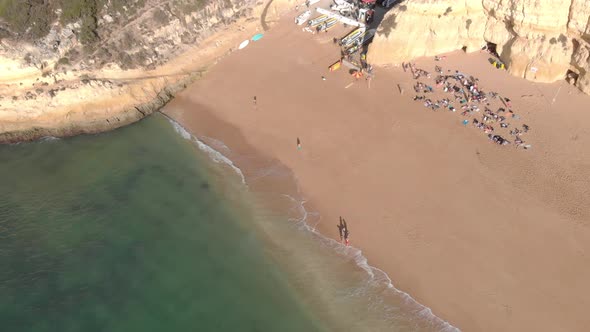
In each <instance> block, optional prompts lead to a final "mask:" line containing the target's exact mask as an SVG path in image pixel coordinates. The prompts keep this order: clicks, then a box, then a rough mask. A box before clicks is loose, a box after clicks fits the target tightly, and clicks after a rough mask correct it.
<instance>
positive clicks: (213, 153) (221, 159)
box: [164, 115, 246, 185]
mask: <svg viewBox="0 0 590 332" xmlns="http://www.w3.org/2000/svg"><path fill="white" fill-rule="evenodd" d="M164 116H165V117H166V119H168V121H169V122H170V123H171V124H172V127H173V128H174V130H175V131H176V132H177V133H178V134H179V135H180V136H182V138H184V139H186V140H190V141H193V142H195V143H196V144H197V146H198V147H199V149H200V150H201V151H203V152H205V153H206V154H207V155H208V156H209V158H211V160H213V161H214V162H216V163H221V164H225V165H227V166H229V167H230V168H231V169H233V170H234V171H235V172H236V174H238V175H239V176H240V179H241V180H242V184H244V185H246V178H245V177H244V173H242V170H241V169H239V168H238V167H237V166H236V165H234V163H233V162H232V161H231V160H230V159H229V158H228V157H226V156H225V155H224V154H223V153H221V152H219V151H217V150H215V149H214V148H212V147H211V146H209V145H207V144H205V143H204V142H203V141H201V140H199V139H198V138H196V137H195V136H193V135H191V134H190V133H189V132H188V131H187V130H186V129H185V128H184V127H183V126H181V125H180V124H179V123H178V122H176V121H174V120H173V119H171V118H170V117H168V116H166V115H164ZM217 142H220V141H217ZM222 144H223V143H222ZM223 146H225V144H223ZM225 147H226V148H227V146H225ZM227 150H228V151H229V148H228V149H227Z"/></svg>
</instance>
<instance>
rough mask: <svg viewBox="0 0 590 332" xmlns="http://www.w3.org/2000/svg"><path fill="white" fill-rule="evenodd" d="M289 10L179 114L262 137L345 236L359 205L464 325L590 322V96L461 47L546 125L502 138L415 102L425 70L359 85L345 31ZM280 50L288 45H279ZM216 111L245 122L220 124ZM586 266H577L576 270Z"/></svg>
mask: <svg viewBox="0 0 590 332" xmlns="http://www.w3.org/2000/svg"><path fill="white" fill-rule="evenodd" d="M289 23H290V22H287V19H285V20H283V22H281V23H279V25H280V26H279V27H278V28H276V29H273V30H272V31H271V32H270V33H269V34H267V36H265V39H264V40H263V41H262V42H260V43H258V44H255V45H253V46H249V47H248V48H246V49H245V50H243V51H242V52H240V53H239V54H234V55H233V56H232V57H228V58H225V59H224V60H223V61H222V63H220V64H219V65H218V66H216V67H215V68H214V69H212V71H211V72H209V73H208V75H207V76H206V77H205V78H204V79H203V80H200V81H198V82H196V83H195V84H194V85H193V86H191V87H189V88H187V89H186V90H185V91H183V92H182V93H181V94H179V96H178V97H177V98H175V99H174V101H173V102H172V103H170V104H168V105H167V106H166V107H165V108H164V110H163V112H164V113H165V114H167V115H169V116H172V118H173V119H175V120H176V121H177V122H179V123H180V124H182V125H183V126H184V127H185V128H187V129H189V130H190V131H191V132H193V133H197V134H198V135H203V136H206V137H212V138H215V139H221V140H222V141H224V142H226V143H228V146H230V147H231V148H232V150H233V149H238V150H240V147H241V146H242V145H244V144H248V145H251V146H253V147H254V148H255V149H257V150H258V151H263V152H264V155H266V156H268V158H270V159H276V160H278V161H280V162H281V163H282V164H284V165H285V166H286V167H287V168H289V169H290V170H292V172H293V174H294V175H295V178H296V180H297V183H298V184H299V185H300V189H301V192H303V193H304V194H305V197H306V199H307V200H308V201H309V202H312V204H313V205H314V208H315V210H317V211H320V213H321V216H322V220H321V221H320V222H318V224H317V227H316V229H317V230H319V231H320V233H321V234H323V235H325V236H327V237H330V238H337V236H338V235H337V232H336V227H335V224H336V223H337V220H338V215H342V216H343V217H345V218H346V219H347V221H349V225H350V228H351V234H352V235H351V243H352V245H353V246H354V247H358V248H360V249H361V250H362V251H363V254H364V255H365V256H366V257H367V258H368V259H369V260H370V261H371V262H372V264H373V265H374V266H377V267H379V268H380V269H382V270H384V271H385V272H386V273H387V274H388V275H389V276H390V277H391V279H392V280H395V285H396V288H398V289H400V290H403V291H404V292H407V293H409V294H412V297H413V298H415V299H416V300H417V301H418V302H419V303H423V304H425V306H427V307H430V308H432V311H433V312H434V313H436V315H438V316H439V317H441V318H442V319H444V320H446V321H449V322H451V323H452V324H453V325H454V326H456V327H458V328H461V329H464V330H486V329H494V330H505V331H518V330H523V329H537V330H539V331H542V330H550V329H552V328H557V327H558V326H564V325H563V324H566V325H567V326H568V329H569V330H580V326H581V325H580V324H584V323H583V322H582V321H583V320H584V318H583V317H584V316H583V313H582V312H581V310H580V308H581V307H583V303H581V302H584V300H583V299H582V298H580V297H579V296H577V295H576V294H581V293H583V292H584V291H585V290H584V289H585V286H583V285H580V284H577V283H572V282H569V283H570V284H572V285H576V287H575V288H566V289H560V288H559V286H558V285H561V284H563V282H564V279H563V278H579V277H581V276H584V275H586V274H589V273H590V271H589V270H588V269H587V268H584V266H586V265H585V264H584V263H583V261H584V260H585V258H584V257H585V256H584V252H585V250H586V249H588V248H587V246H588V245H587V244H585V243H587V241H585V239H587V238H590V233H589V232H588V229H587V225H586V223H585V222H584V220H585V216H587V215H588V211H584V209H582V208H581V207H582V206H587V205H585V204H586V201H587V196H584V194H583V193H584V190H585V189H584V188H585V183H586V184H587V181H586V180H584V179H585V175H586V174H588V169H584V168H583V166H584V165H585V163H587V162H588V155H587V154H584V153H583V148H582V146H583V145H584V142H587V141H588V139H589V138H588V135H587V132H586V130H585V129H584V128H583V127H580V125H579V123H583V121H584V120H583V119H586V118H587V116H588V115H587V114H584V113H583V109H584V107H583V105H587V103H588V99H587V97H586V96H584V95H582V94H581V93H579V92H577V89H572V88H571V87H568V86H567V85H565V83H558V84H561V85H560V86H561V87H562V88H561V89H560V90H561V94H560V95H559V96H555V90H554V89H555V86H556V85H558V84H535V83H530V82H524V81H523V80H520V79H518V78H514V77H510V76H508V75H507V74H506V73H503V72H500V71H492V70H491V69H490V67H489V64H488V63H487V62H485V61H486V59H487V58H485V55H484V54H471V55H465V54H461V53H455V54H450V55H448V58H447V59H446V60H445V62H444V63H442V64H441V65H443V66H445V69H447V68H448V69H449V70H451V69H460V70H461V71H464V72H467V73H470V74H473V75H475V76H476V77H479V78H480V79H482V89H485V90H486V91H496V89H497V91H498V92H499V93H501V94H502V95H506V96H510V97H511V99H512V103H513V104H514V105H515V109H516V110H517V111H518V113H519V114H521V115H522V116H523V117H525V118H526V121H527V123H528V124H529V125H530V126H531V128H534V130H533V131H532V132H531V134H530V137H529V136H527V139H528V140H529V142H530V143H532V145H533V149H532V150H528V151H524V150H515V149H512V148H507V147H499V146H496V145H494V144H491V143H490V141H489V140H488V139H487V138H485V137H483V135H482V134H481V133H477V131H476V130H475V129H473V128H471V127H469V128H466V127H464V126H463V125H461V124H459V123H458V122H460V120H461V119H462V118H461V117H460V115H459V114H458V113H449V112H432V111H426V110H425V108H424V106H423V105H422V104H421V103H417V102H415V101H413V100H412V99H411V95H412V93H411V92H410V91H411V88H410V84H413V82H415V81H413V80H412V79H411V77H409V74H407V73H404V72H403V71H402V70H401V69H400V68H395V67H394V68H378V72H377V75H378V76H377V78H376V79H375V80H373V83H372V84H371V87H370V88H369V87H368V86H367V84H366V83H365V82H362V83H357V84H356V85H354V84H353V85H352V87H351V88H348V87H347V84H349V83H350V80H351V79H350V78H349V77H348V75H346V74H345V73H342V72H336V73H327V67H328V66H329V64H331V63H332V62H331V61H332V60H331V59H332V57H333V56H334V49H333V48H332V46H331V43H330V39H331V38H332V37H333V36H334V34H336V35H338V34H341V33H343V32H342V31H339V30H334V31H335V33H330V34H327V35H325V36H318V35H308V34H304V33H302V32H301V31H298V29H296V28H293V27H292V25H291V24H289ZM310 39H311V40H310ZM314 39H315V41H314ZM270 45H272V46H270ZM270 48H272V50H273V54H274V57H273V58H272V59H270V58H267V57H265V56H264V54H267V52H268V50H269V49H270ZM293 50H297V52H293ZM417 62H418V64H419V66H420V67H423V66H425V65H427V66H431V65H434V61H432V59H418V60H417ZM284 63H289V64H290V65H289V66H284ZM238 68H240V70H241V71H240V73H239V74H237V69H238ZM254 72H255V73H256V75H254V74H253V73H254ZM322 75H325V76H327V77H328V80H326V81H323V80H321V79H320V78H321V76H322ZM353 83H354V81H353ZM398 84H400V85H401V86H403V87H404V89H405V91H406V93H405V94H400V92H399V91H398ZM194 91H199V93H198V94H196V93H194ZM227 91H231V98H228V94H227V93H226V92H227ZM201 94H204V95H206V96H207V97H206V98H205V97H204V95H201ZM252 95H256V96H258V103H257V105H252ZM519 95H521V96H523V97H522V98H517V97H518V96H519ZM383 96H387V98H385V97H383ZM548 96H550V97H548ZM547 98H554V99H556V100H557V102H556V103H555V105H553V104H552V103H546V99H547ZM562 109H567V110H568V113H567V115H565V114H561V112H560V110H562ZM205 113H210V114H214V115H215V117H217V118H219V119H220V120H221V121H224V122H227V123H229V124H230V125H231V126H232V127H235V128H236V129H235V130H229V131H228V130H222V129H221V128H218V127H216V126H215V125H214V124H213V123H212V122H211V121H210V120H207V119H206V116H205V115H204V114H205ZM464 128H465V129H464ZM564 132H567V133H568V134H569V135H571V137H570V136H567V135H565V136H564V135H563V134H562V133H564ZM297 137H300V138H301V140H302V145H303V148H302V150H301V151H298V150H297V149H296V143H295V139H296V138H297ZM572 137H573V138H572ZM231 142H236V143H235V144H236V146H234V145H232V144H231ZM564 146H565V147H567V149H563V147H564ZM366 147H371V149H366ZM564 160H572V163H571V164H565V163H563V161H564ZM236 164H237V165H239V166H240V165H241V164H240V161H239V160H238V161H236ZM437 166H438V167H437ZM564 173H565V174H566V175H565V177H564V175H563V174H564ZM568 179H570V180H571V181H565V180H568ZM557 193H559V194H558V195H556V194H557ZM482 212H484V213H482ZM549 235H550V236H551V239H550V240H549V238H548V236H549ZM523 248H525V249H523ZM548 261H550V262H553V264H552V265H547V264H544V263H543V262H548ZM574 266H575V267H576V269H577V273H576V274H575V275H567V276H561V275H560V271H563V270H569V269H572V268H573V267H574ZM555 299H558V300H555ZM556 303H560V308H561V310H557V311H555V310H556V309H555V308H554V306H555V305H556ZM552 309H553V310H552ZM549 312H552V314H551V315H550V314H549ZM534 317H537V318H534Z"/></svg>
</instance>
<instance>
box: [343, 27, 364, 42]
mask: <svg viewBox="0 0 590 332" xmlns="http://www.w3.org/2000/svg"><path fill="white" fill-rule="evenodd" d="M364 32H365V28H356V29H355V30H353V31H351V32H350V33H349V34H347V35H346V36H344V37H343V38H342V39H341V41H340V45H342V46H349V45H351V44H352V43H353V42H354V41H355V40H357V39H358V38H359V37H361V36H362V35H363V34H364Z"/></svg>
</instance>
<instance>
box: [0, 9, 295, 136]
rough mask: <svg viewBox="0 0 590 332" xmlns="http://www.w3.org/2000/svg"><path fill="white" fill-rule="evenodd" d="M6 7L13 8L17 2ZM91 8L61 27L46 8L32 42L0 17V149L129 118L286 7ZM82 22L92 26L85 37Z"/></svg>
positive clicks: (170, 92)
mask: <svg viewBox="0 0 590 332" xmlns="http://www.w3.org/2000/svg"><path fill="white" fill-rule="evenodd" d="M11 1H13V2H14V3H16V5H15V6H16V7H15V8H16V9H18V8H19V7H18V6H17V5H18V3H19V1H20V0H11ZM93 1H97V2H96V3H104V4H105V5H104V6H103V7H100V8H97V9H96V10H95V11H94V12H92V17H91V18H88V17H86V18H84V17H81V18H80V19H77V20H74V21H72V22H69V23H64V22H62V20H61V19H60V16H59V15H60V13H61V11H62V8H57V9H55V8H54V10H55V13H57V14H56V15H54V16H51V17H53V18H54V21H52V23H51V24H50V26H49V27H47V29H44V30H42V29H41V30H40V31H41V32H42V33H43V35H42V36H40V35H38V34H36V35H34V36H31V35H27V34H26V31H29V30H30V29H29V28H28V27H24V28H23V27H21V29H20V30H17V29H15V28H14V27H15V26H16V27H18V26H17V25H15V23H12V24H11V23H10V22H8V21H6V20H4V21H3V16H1V15H0V72H2V75H0V142H6V141H19V140H30V139H35V138H38V137H41V136H47V135H50V136H71V135H74V134H79V133H93V132H100V131H105V130H108V129H113V128H116V127H119V126H122V125H125V124H128V123H131V122H134V121H137V120H139V119H141V118H143V117H145V116H147V115H149V114H150V113H152V112H153V111H155V110H157V109H159V108H160V107H161V106H162V105H163V103H165V102H167V101H168V100H169V99H170V98H172V96H173V94H174V93H175V92H176V91H179V90H180V89H182V88H183V87H184V86H186V85H187V84H189V83H190V81H191V80H193V79H196V78H198V77H200V75H201V73H202V71H203V70H204V67H206V66H208V65H210V64H211V63H213V62H214V61H215V60H216V59H217V58H219V57H221V56H223V55H225V54H227V53H228V52H229V51H231V50H232V48H235V47H236V46H237V45H238V44H239V42H240V41H242V40H243V39H244V38H249V37H251V36H252V35H253V34H254V33H257V32H260V31H262V30H263V28H267V27H268V25H269V24H270V23H269V22H271V21H276V19H277V16H278V15H280V14H281V13H283V12H284V11H285V10H287V9H290V8H291V7H294V2H295V1H294V0H274V1H266V2H262V1H257V0H212V1H206V2H205V1H202V0H129V1H127V0H109V1H102V2H100V1H98V0H86V3H92V2H93ZM45 3H46V2H43V4H45ZM117 4H119V5H117ZM120 4H124V5H120ZM132 4H134V5H132ZM41 5H42V4H40V5H39V6H41ZM1 10H2V8H0V11H1ZM64 10H65V9H64ZM38 12H40V11H39V10H38V11H32V13H38ZM0 14H1V13H0ZM29 15H32V14H29ZM85 20H86V21H88V20H91V21H92V20H95V21H96V22H95V23H96V24H95V25H94V26H93V30H92V31H90V32H89V31H88V29H87V28H85V26H87V25H88V22H86V21H85ZM17 23H18V22H17ZM85 29H86V30H85ZM88 34H90V35H91V36H94V39H92V38H89V37H88V36H87V35H88ZM85 36H86V37H85Z"/></svg>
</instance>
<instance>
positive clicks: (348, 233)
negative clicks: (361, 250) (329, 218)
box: [342, 219, 350, 247]
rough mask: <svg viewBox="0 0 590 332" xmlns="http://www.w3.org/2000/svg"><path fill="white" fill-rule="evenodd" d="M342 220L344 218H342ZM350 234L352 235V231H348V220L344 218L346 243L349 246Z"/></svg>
mask: <svg viewBox="0 0 590 332" xmlns="http://www.w3.org/2000/svg"><path fill="white" fill-rule="evenodd" d="M342 220H344V219H342ZM349 235H350V232H349V231H348V226H347V225H346V220H344V244H346V246H347V247H348V246H349V245H350V241H349V240H348V237H349Z"/></svg>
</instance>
